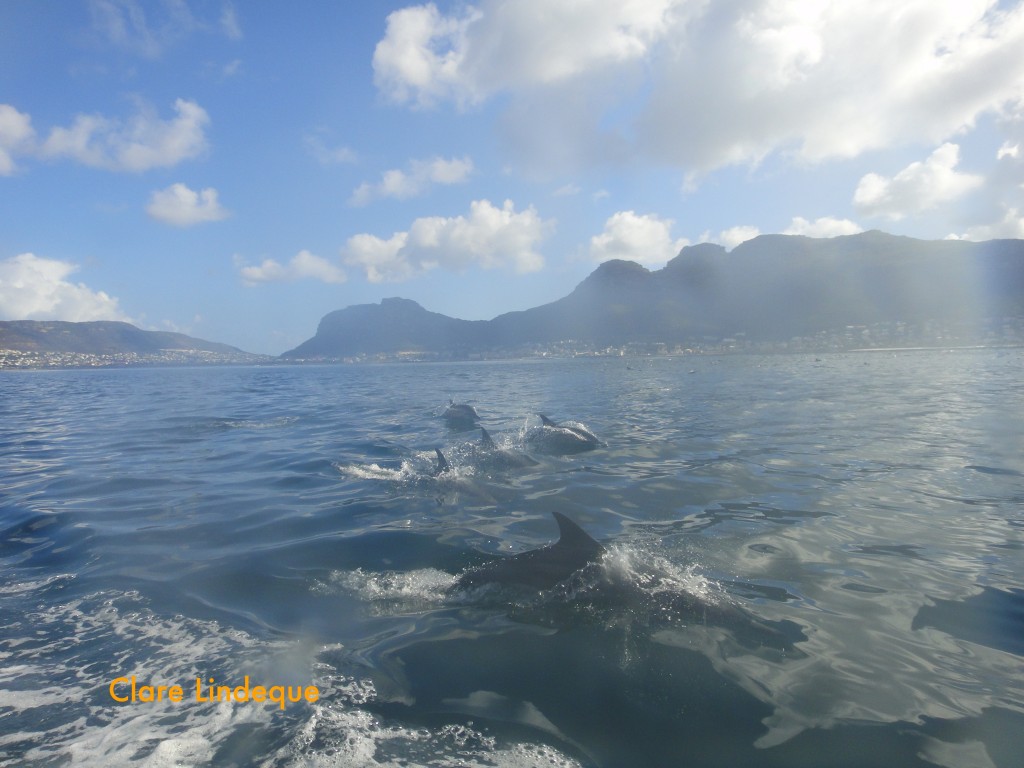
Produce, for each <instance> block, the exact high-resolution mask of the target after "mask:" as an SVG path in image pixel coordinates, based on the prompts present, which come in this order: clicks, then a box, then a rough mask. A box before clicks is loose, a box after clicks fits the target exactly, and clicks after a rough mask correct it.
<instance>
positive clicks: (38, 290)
mask: <svg viewBox="0 0 1024 768" xmlns="http://www.w3.org/2000/svg"><path fill="white" fill-rule="evenodd" d="M77 270H78V267H77V266H76V265H75V264H71V263H69V262H66V261H59V260H57V259H46V258H42V257H40V256H36V255H35V254H33V253H22V254H19V255H18V256H12V257H11V258H9V259H5V260H3V261H0V318H3V319H5V320H69V321H72V322H83V321H87V320H124V321H130V319H129V318H128V317H127V316H125V314H124V313H123V312H122V311H121V310H120V308H119V307H118V306H117V299H115V298H112V297H110V296H108V295H107V294H106V293H104V292H103V291H94V290H92V289H90V288H89V287H87V286H86V285H84V284H82V283H72V282H70V281H68V280H67V279H66V278H67V277H68V276H69V275H71V274H72V273H73V272H75V271H77Z"/></svg>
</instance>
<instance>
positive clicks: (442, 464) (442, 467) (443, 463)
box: [434, 448, 452, 474]
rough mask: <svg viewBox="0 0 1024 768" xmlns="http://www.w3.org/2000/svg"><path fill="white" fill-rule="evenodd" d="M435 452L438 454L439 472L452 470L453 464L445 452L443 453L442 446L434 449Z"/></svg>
mask: <svg viewBox="0 0 1024 768" xmlns="http://www.w3.org/2000/svg"><path fill="white" fill-rule="evenodd" d="M434 453H436V454H437V474H441V473H442V472H447V471H448V470H450V469H451V468H452V465H451V464H449V463H448V459H446V458H445V457H444V454H443V453H441V449H440V448H435V449H434Z"/></svg>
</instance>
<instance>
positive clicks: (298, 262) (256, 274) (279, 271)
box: [235, 250, 348, 286]
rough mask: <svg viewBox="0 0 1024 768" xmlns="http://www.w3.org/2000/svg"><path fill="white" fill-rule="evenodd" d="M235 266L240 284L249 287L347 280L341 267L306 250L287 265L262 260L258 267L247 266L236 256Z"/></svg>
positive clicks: (341, 281) (296, 255)
mask: <svg viewBox="0 0 1024 768" xmlns="http://www.w3.org/2000/svg"><path fill="white" fill-rule="evenodd" d="M235 266H236V267H237V268H238V272H239V274H240V275H241V276H242V282H243V283H245V284H246V285H249V286H252V285H255V284H256V283H286V282H289V283H290V282H293V281H295V280H302V279H304V278H308V279H310V280H319V281H320V282H322V283H344V282H345V281H346V280H347V279H348V277H347V275H346V274H345V270H343V269H342V268H341V267H339V266H336V265H334V264H332V263H331V262H329V261H328V260H327V259H325V258H323V257H322V256H317V255H315V254H313V253H310V252H309V251H306V250H302V251H299V252H298V253H297V254H295V255H294V256H293V257H292V258H291V261H289V262H288V263H287V264H281V263H280V262H278V261H275V260H274V259H264V260H263V263H262V264H260V265H259V266H249V265H246V264H245V263H244V262H243V261H242V259H241V258H240V257H238V256H236V257H235Z"/></svg>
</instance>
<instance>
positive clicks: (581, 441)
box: [526, 413, 601, 453]
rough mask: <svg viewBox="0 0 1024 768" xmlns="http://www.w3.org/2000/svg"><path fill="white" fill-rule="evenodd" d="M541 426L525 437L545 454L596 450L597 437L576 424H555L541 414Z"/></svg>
mask: <svg viewBox="0 0 1024 768" xmlns="http://www.w3.org/2000/svg"><path fill="white" fill-rule="evenodd" d="M537 415H538V416H540V421H541V426H540V427H539V428H538V429H535V430H532V431H531V433H530V434H529V435H527V438H526V439H527V440H528V441H529V442H530V443H532V444H534V445H536V446H537V447H538V448H540V449H541V450H543V451H546V452H547V453H582V452H583V451H592V450H593V449H595V448H597V447H598V446H599V445H600V444H601V441H600V440H598V439H597V435H595V434H594V433H593V432H591V431H590V430H589V429H587V428H586V427H585V426H583V425H582V424H579V423H577V422H573V423H568V424H564V423H563V424H556V423H555V422H553V421H552V420H551V419H549V418H548V417H547V416H545V415H544V414H543V413H539V414H537Z"/></svg>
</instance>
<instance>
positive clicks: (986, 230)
mask: <svg viewBox="0 0 1024 768" xmlns="http://www.w3.org/2000/svg"><path fill="white" fill-rule="evenodd" d="M1001 238H1007V239H1013V240H1020V239H1024V211H1020V210H1018V209H1017V208H1007V209H1006V210H1005V212H1004V214H1003V217H1002V218H1001V219H999V220H998V221H996V222H994V223H992V224H979V225H977V226H974V227H970V228H968V230H967V231H966V232H964V233H963V234H962V235H950V236H949V238H948V239H953V240H974V241H976V242H981V241H984V240H995V239H1001Z"/></svg>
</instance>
